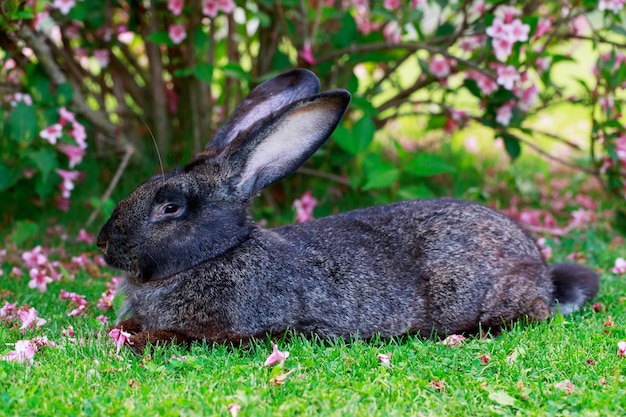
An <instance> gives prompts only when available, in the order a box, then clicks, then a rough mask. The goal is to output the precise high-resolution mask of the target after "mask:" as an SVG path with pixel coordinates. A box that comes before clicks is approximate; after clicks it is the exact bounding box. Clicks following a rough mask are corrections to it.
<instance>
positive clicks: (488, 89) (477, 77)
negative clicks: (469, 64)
mask: <svg viewBox="0 0 626 417" xmlns="http://www.w3.org/2000/svg"><path fill="white" fill-rule="evenodd" d="M467 77H468V78H469V79H472V80H474V81H476V85H477V86H478V88H480V90H481V91H482V92H483V93H484V94H485V95H487V96H488V95H489V94H491V93H493V92H494V91H496V90H497V89H498V84H497V83H496V82H495V80H493V79H491V78H490V77H488V76H487V75H485V74H483V73H482V72H480V71H468V73H467Z"/></svg>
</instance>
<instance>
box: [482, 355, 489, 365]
mask: <svg viewBox="0 0 626 417" xmlns="http://www.w3.org/2000/svg"><path fill="white" fill-rule="evenodd" d="M489 361H491V355H490V354H488V353H485V354H484V355H480V364H481V365H487V364H488V363H489Z"/></svg>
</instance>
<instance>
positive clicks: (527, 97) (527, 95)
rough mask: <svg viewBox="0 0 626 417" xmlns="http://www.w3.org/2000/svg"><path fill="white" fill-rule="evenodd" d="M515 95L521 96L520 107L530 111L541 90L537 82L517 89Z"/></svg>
mask: <svg viewBox="0 0 626 417" xmlns="http://www.w3.org/2000/svg"><path fill="white" fill-rule="evenodd" d="M515 95H517V98H519V104H518V107H519V109H520V110H522V111H528V110H530V109H531V108H532V107H533V106H534V105H535V103H536V102H537V99H538V98H539V90H538V89H537V86H536V85H535V84H531V85H529V86H528V87H526V88H523V89H518V90H516V91H515Z"/></svg>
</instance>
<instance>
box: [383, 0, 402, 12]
mask: <svg viewBox="0 0 626 417" xmlns="http://www.w3.org/2000/svg"><path fill="white" fill-rule="evenodd" d="M383 7H384V8H385V9H387V10H398V9H399V8H400V0H385V1H384V2H383Z"/></svg>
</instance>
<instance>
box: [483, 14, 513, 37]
mask: <svg viewBox="0 0 626 417" xmlns="http://www.w3.org/2000/svg"><path fill="white" fill-rule="evenodd" d="M485 33H486V34H487V35H488V36H490V37H492V38H494V39H498V38H503V37H507V36H508V34H507V25H506V24H505V23H504V22H503V21H502V19H500V18H499V17H496V18H495V19H493V21H492V22H491V26H489V27H488V28H487V29H486V30H485Z"/></svg>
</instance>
